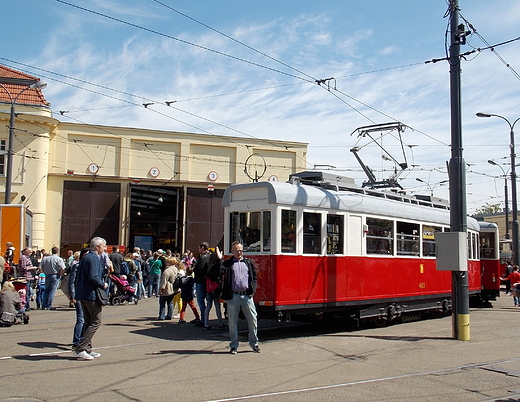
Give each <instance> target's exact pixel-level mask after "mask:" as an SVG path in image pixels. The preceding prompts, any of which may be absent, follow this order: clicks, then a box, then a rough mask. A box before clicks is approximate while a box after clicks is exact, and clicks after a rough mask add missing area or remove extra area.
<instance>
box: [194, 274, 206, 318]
mask: <svg viewBox="0 0 520 402" xmlns="http://www.w3.org/2000/svg"><path fill="white" fill-rule="evenodd" d="M195 293H196V296H197V305H198V306H199V310H200V319H201V320H202V321H203V323H204V317H205V315H204V314H205V313H206V284H205V283H196V284H195Z"/></svg>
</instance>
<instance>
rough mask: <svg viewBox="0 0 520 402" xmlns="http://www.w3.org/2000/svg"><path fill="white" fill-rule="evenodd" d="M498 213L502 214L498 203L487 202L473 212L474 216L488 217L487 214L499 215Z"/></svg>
mask: <svg viewBox="0 0 520 402" xmlns="http://www.w3.org/2000/svg"><path fill="white" fill-rule="evenodd" d="M500 212H503V209H502V207H501V206H500V203H498V204H490V203H489V202H486V203H485V204H484V205H482V206H481V207H480V208H477V209H476V210H475V214H474V215H489V214H496V213H500Z"/></svg>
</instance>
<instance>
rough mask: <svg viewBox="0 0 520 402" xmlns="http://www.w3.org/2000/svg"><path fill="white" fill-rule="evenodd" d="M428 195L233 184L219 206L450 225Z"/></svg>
mask: <svg viewBox="0 0 520 402" xmlns="http://www.w3.org/2000/svg"><path fill="white" fill-rule="evenodd" d="M429 198H430V197H424V198H422V199H419V198H417V197H409V196H400V195H398V194H394V193H390V192H384V191H378V190H364V189H361V188H359V187H352V188H345V189H340V188H339V187H335V188H334V186H330V187H329V188H325V187H318V186H314V185H306V184H301V183H287V182H285V183H284V182H271V181H265V182H257V183H247V184H233V185H231V186H229V187H228V188H227V189H226V192H225V193H224V197H223V199H222V206H223V207H227V208H230V209H232V210H255V209H259V208H262V207H263V208H265V207H266V204H277V205H280V206H284V205H285V206H293V207H294V206H297V207H303V208H308V209H324V210H334V211H338V212H340V211H343V212H350V213H356V214H370V215H379V216H385V217H388V218H399V219H406V220H412V221H422V222H432V223H436V224H441V225H445V226H449V225H450V214H449V210H448V207H447V204H442V203H438V202H437V203H436V202H435V201H433V202H432V201H427V199H429ZM468 229H472V230H475V231H478V230H479V225H478V222H477V221H476V220H474V219H471V218H469V219H468Z"/></svg>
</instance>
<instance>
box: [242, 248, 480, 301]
mask: <svg viewBox="0 0 520 402" xmlns="http://www.w3.org/2000/svg"><path fill="white" fill-rule="evenodd" d="M248 258H252V259H253V260H254V261H255V264H256V267H257V271H258V290H257V292H256V294H255V302H256V303H257V304H259V305H260V306H263V305H266V304H267V305H269V306H278V307H282V306H309V305H312V304H316V305H317V306H318V305H319V306H323V305H326V304H331V303H345V305H347V304H349V303H352V302H359V301H374V300H379V301H381V300H389V299H408V298H414V297H415V298H421V297H428V296H430V295H436V296H438V295H443V296H444V297H451V273H450V272H448V271H437V270H436V264H435V260H431V259H430V260H415V259H408V260H405V261H400V262H399V264H398V265H397V264H396V262H395V260H394V259H392V258H387V259H386V258H383V259H380V258H378V259H371V258H365V257H336V258H331V257H304V258H302V257H295V256H260V255H256V256H255V255H249V256H248ZM280 267H283V268H282V269H280ZM468 269H469V271H468V273H469V279H470V280H469V289H470V293H479V292H480V290H481V281H480V274H479V273H480V264H479V262H476V261H472V262H470V264H469V267H468Z"/></svg>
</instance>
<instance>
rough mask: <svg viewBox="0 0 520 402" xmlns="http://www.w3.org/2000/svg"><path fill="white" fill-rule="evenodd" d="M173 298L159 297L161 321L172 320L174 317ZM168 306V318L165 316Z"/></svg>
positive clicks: (170, 296) (171, 296)
mask: <svg viewBox="0 0 520 402" xmlns="http://www.w3.org/2000/svg"><path fill="white" fill-rule="evenodd" d="M173 296H174V295H169V296H159V320H164V319H166V320H171V319H172V317H173ZM166 306H168V312H167V313H166V317H165V316H164V310H165V308H166Z"/></svg>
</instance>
